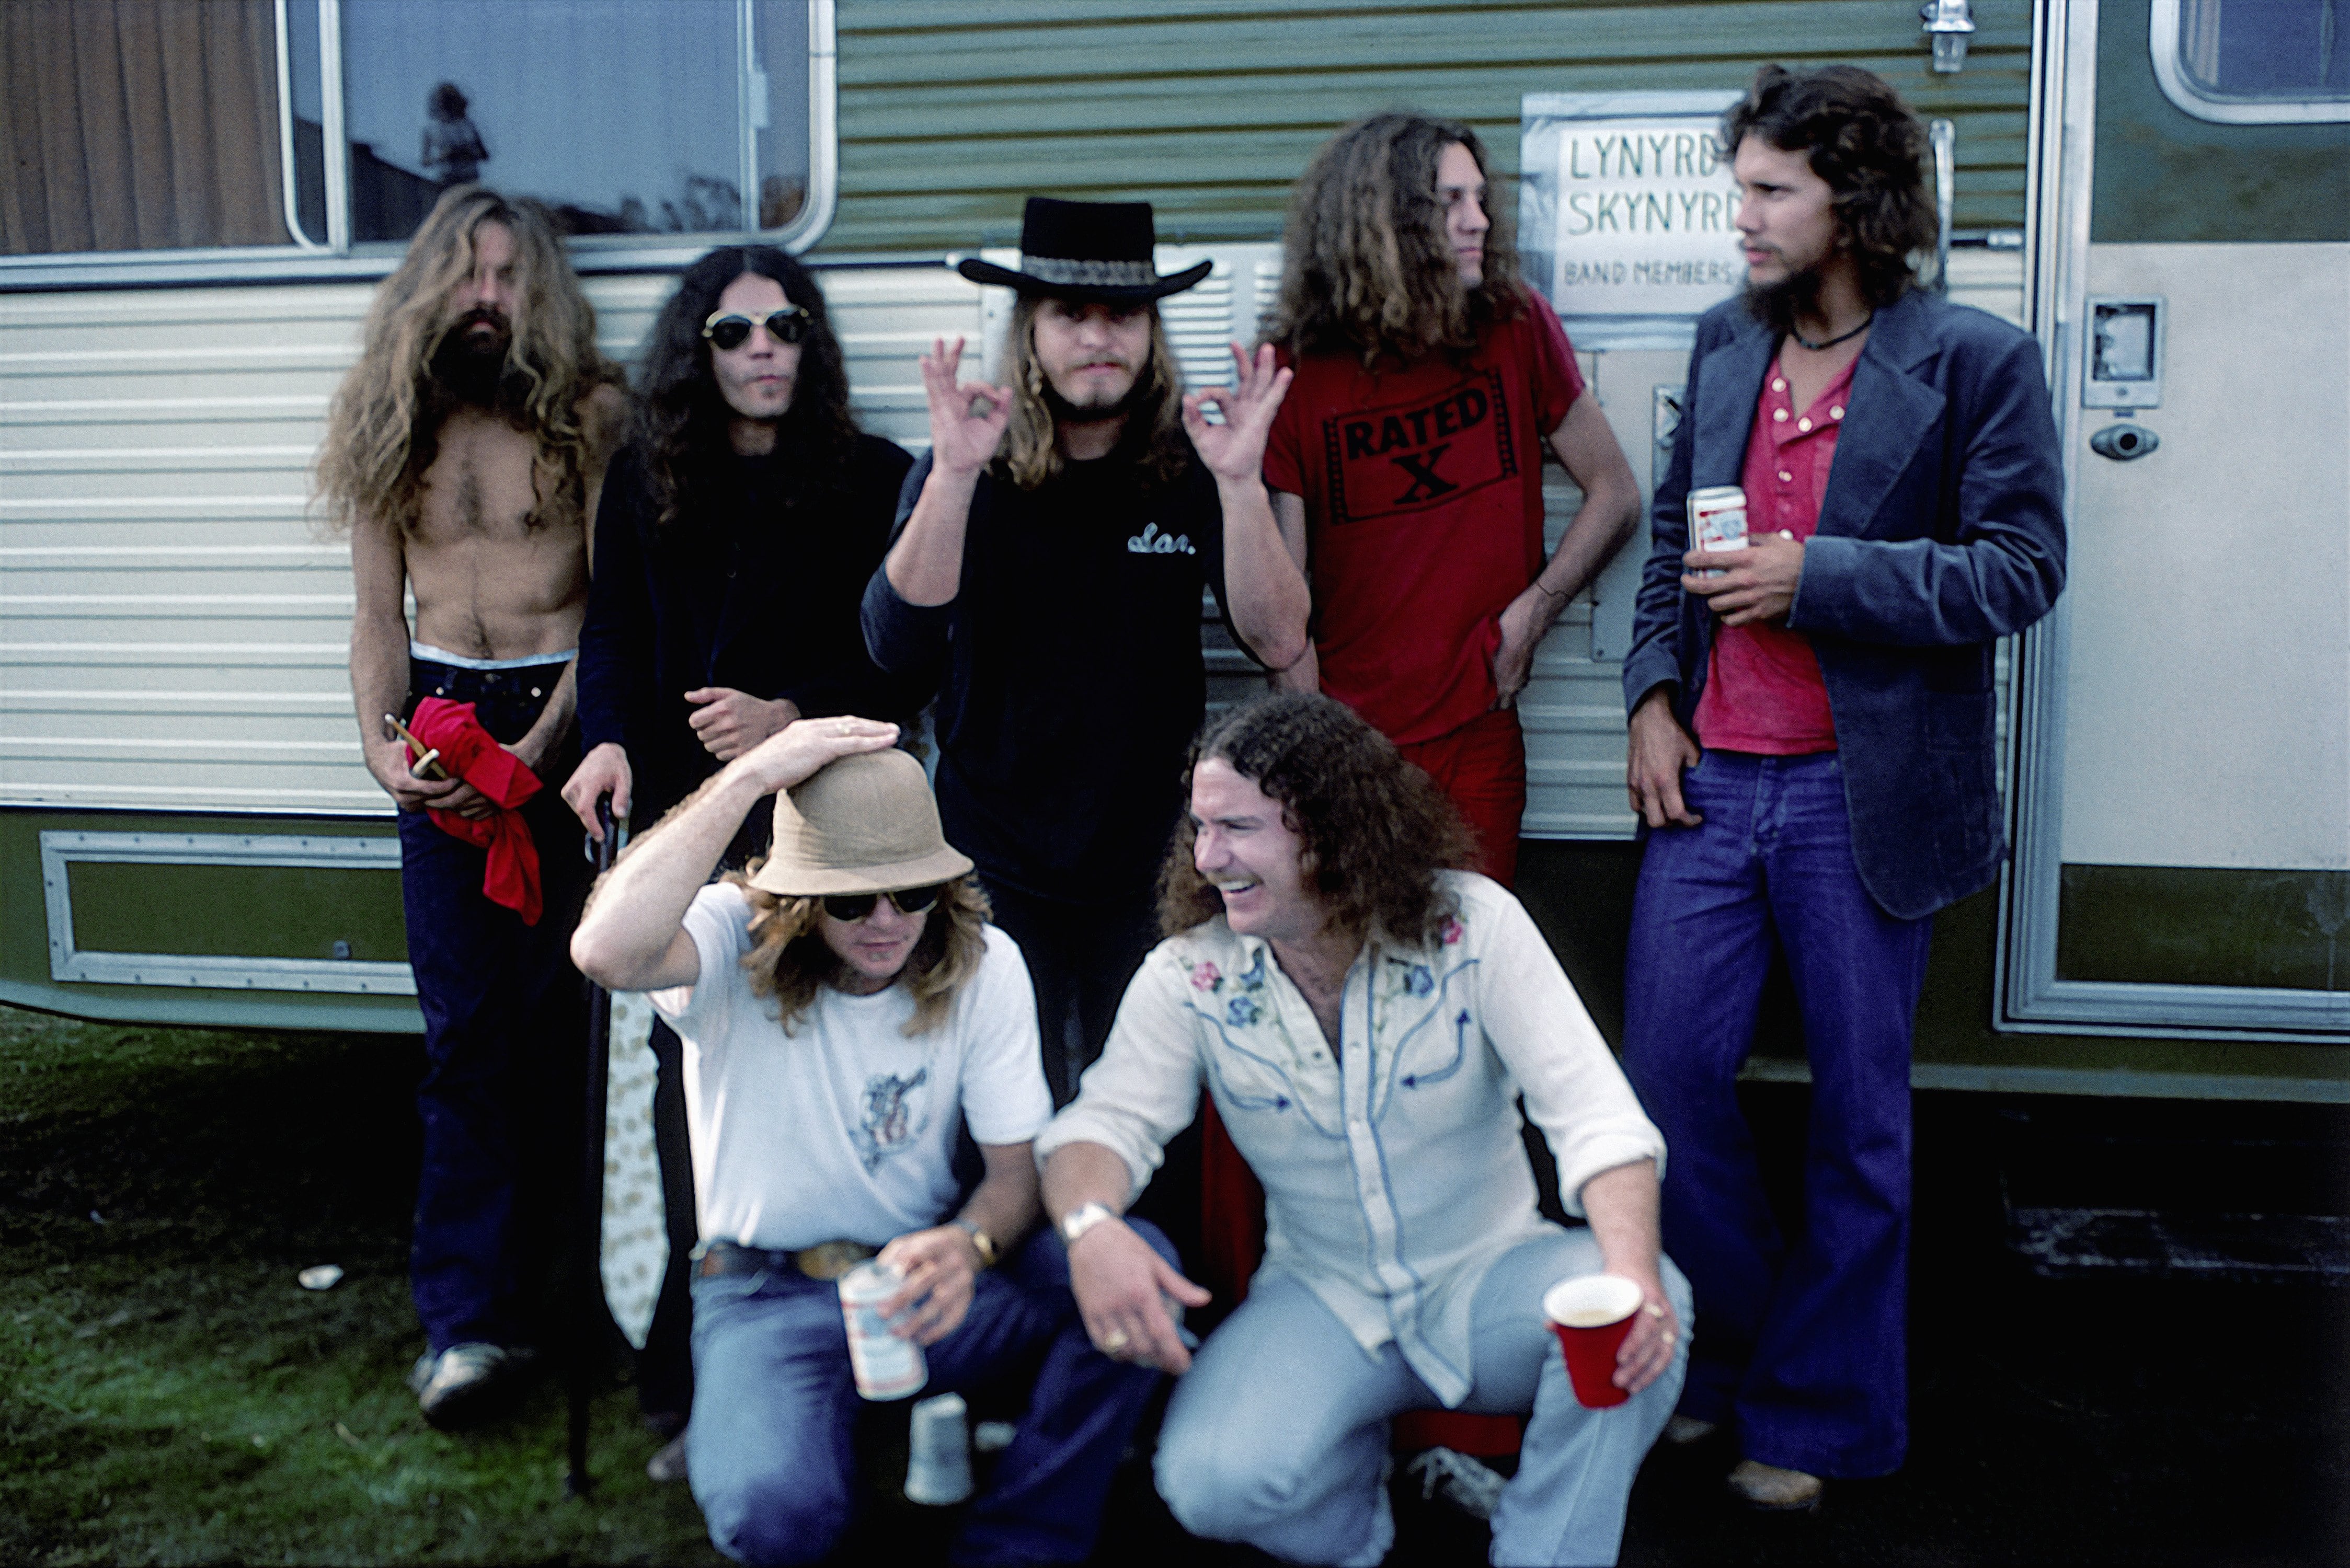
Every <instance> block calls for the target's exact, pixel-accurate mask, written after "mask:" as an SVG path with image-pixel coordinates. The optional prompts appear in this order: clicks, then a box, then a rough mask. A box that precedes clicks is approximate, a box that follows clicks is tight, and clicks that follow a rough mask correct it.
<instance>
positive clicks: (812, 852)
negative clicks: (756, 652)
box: [572, 719, 1175, 1563]
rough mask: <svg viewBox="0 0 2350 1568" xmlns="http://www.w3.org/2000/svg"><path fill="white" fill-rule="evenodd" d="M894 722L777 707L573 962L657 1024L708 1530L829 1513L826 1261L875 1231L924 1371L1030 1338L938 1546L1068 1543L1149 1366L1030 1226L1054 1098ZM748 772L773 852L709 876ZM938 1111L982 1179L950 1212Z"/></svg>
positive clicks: (593, 920)
mask: <svg viewBox="0 0 2350 1568" xmlns="http://www.w3.org/2000/svg"><path fill="white" fill-rule="evenodd" d="M896 738H897V728H896V726H894V725H890V724H881V723H875V722H871V721H868V720H864V719H820V720H803V721H801V722H798V723H795V724H793V725H791V726H790V727H789V728H787V729H785V730H783V731H781V732H778V733H777V734H775V736H773V737H771V738H770V739H769V740H767V741H766V742H764V743H763V744H761V745H760V746H758V747H757V748H756V749H754V750H753V751H751V752H749V753H745V754H743V756H741V757H739V758H737V759H736V760H735V761H733V763H728V764H727V766H726V767H725V769H724V770H723V771H722V772H721V773H720V774H718V775H717V776H716V777H715V778H713V779H712V780H711V781H710V782H709V783H708V784H705V785H704V786H703V787H702V790H701V791H700V792H699V793H698V794H695V795H694V796H692V797H691V799H690V800H688V801H687V802H686V803H685V805H682V806H681V807H679V808H678V810H677V811H676V812H675V813H673V814H672V815H670V816H669V817H668V818H667V819H666V820H665V821H664V822H663V823H662V824H661V825H660V827H659V828H658V829H656V830H655V831H653V832H652V833H650V834H648V835H647V836H645V837H644V838H642V839H640V840H639V842H638V843H637V845H636V846H634V847H633V848H631V849H630V850H629V853H628V854H627V855H625V856H624V857H622V858H621V861H620V864H619V867H617V868H616V869H615V870H614V871H613V872H612V875H611V877H610V878H609V879H608V881H607V882H606V883H605V884H604V885H603V887H602V888H600V889H599V890H598V893H597V895H596V897H595V898H594V900H593V902H592V903H591V904H590V906H589V908H588V911H587V917H586V918H585V919H582V920H581V922H580V925H579V929H578V933H577V936H575V937H574V938H573V939H572V956H573V958H574V959H575V960H576V961H577V963H578V965H579V968H580V969H581V971H583V972H585V973H586V974H587V975H588V976H589V977H590V978H592V979H594V980H595V981H598V982H599V983H601V984H603V985H606V986H609V987H611V988H613V989H615V990H624V991H650V992H653V998H652V1001H653V1005H654V1006H655V1007H656V1008H658V1009H659V1010H660V1013H661V1015H662V1016H663V1017H665V1018H667V1019H668V1020H669V1021H670V1023H671V1026H672V1027H674V1028H675V1029H676V1031H677V1033H678V1034H679V1036H680V1037H681V1039H683V1041H684V1042H685V1092H686V1104H687V1107H688V1119H689V1124H690V1127H691V1133H692V1144H693V1181H694V1189H695V1196H696V1197H697V1199H699V1201H700V1205H701V1211H702V1236H703V1241H702V1247H701V1248H700V1249H699V1250H698V1251H697V1253H696V1260H695V1263H694V1277H693V1371H694V1396H693V1415H692V1421H691V1425H690V1426H689V1427H688V1428H687V1433H688V1436H687V1439H686V1442H687V1448H686V1468H687V1473H688V1475H689V1476H690V1477H691V1481H692V1486H693V1496H694V1501H696V1502H698V1503H699V1504H701V1506H702V1514H703V1516H704V1517H705V1518H706V1519H707V1520H708V1521H709V1524H710V1539H711V1541H712V1543H713V1544H715V1545H716V1546H717V1548H718V1549H719V1550H720V1551H721V1552H724V1553H726V1555H728V1556H729V1557H732V1558H733V1559H735V1560H736V1561H738V1562H744V1563H806V1562H812V1561H814V1560H815V1559H816V1558H819V1557H822V1556H824V1555H825V1553H826V1552H828V1551H830V1550H831V1548H832V1547H833V1546H834V1545H835V1544H836V1543H837V1541H838V1540H839V1538H840V1536H841V1534H842V1532H844V1531H845V1530H846V1529H847V1525H848V1522H849V1517H850V1513H851V1510H852V1508H853V1506H854V1500H855V1497H856V1495H857V1482H856V1476H855V1459H854V1455H853V1452H852V1449H851V1445H850V1440H849V1439H850V1435H851V1432H852V1429H853V1427H854V1425H855V1422H854V1415H855V1410H856V1407H857V1395H856V1391H855V1387H854V1385H853V1382H852V1379H851V1376H850V1372H849V1364H848V1347H847V1336H846V1333H845V1330H844V1327H843V1324H842V1320H841V1312H840V1303H839V1299H838V1295H837V1286H836V1284H835V1283H834V1282H835V1280H837V1277H838V1276H839V1274H840V1273H842V1272H845V1271H846V1270H847V1268H849V1267H853V1266H854V1265H855V1264H856V1263H857V1262H859V1261H861V1260H862V1259H864V1258H866V1257H868V1256H871V1255H873V1254H875V1253H877V1252H878V1253H879V1256H880V1257H881V1258H882V1259H883V1260H884V1261H886V1262H889V1263H892V1264H894V1265H896V1266H897V1267H898V1268H899V1270H900V1271H902V1272H903V1273H904V1274H905V1276H906V1284H905V1288H904V1290H903V1291H902V1292H901V1293H899V1295H898V1297H897V1298H895V1300H894V1301H892V1302H891V1303H886V1304H885V1307H884V1311H885V1314H888V1315H889V1316H890V1317H891V1318H893V1319H894V1320H895V1324H896V1326H897V1328H898V1330H899V1333H901V1334H905V1335H907V1336H908V1337H910V1338H912V1339H914V1340H915V1341H917V1342H918V1343H920V1344H921V1345H923V1346H925V1347H926V1354H927V1355H928V1357H929V1364H930V1383H929V1385H928V1391H929V1392H932V1393H940V1392H944V1391H947V1390H949V1389H953V1388H957V1387H962V1386H966V1385H969V1384H972V1383H975V1382H978V1381H980V1380H982V1379H985V1378H992V1377H994V1376H1000V1375H1002V1374H1003V1372H1005V1371H1006V1370H1007V1369H1008V1368H1011V1367H1014V1366H1022V1365H1026V1364H1034V1363H1035V1362H1036V1361H1037V1360H1038V1358H1039V1357H1040V1356H1041V1367H1040V1369H1039V1371H1038V1373H1037V1376H1036V1381H1035V1395H1034V1397H1033V1398H1032V1400H1031V1402H1030V1405H1029V1408H1028V1411H1027V1416H1026V1418H1025V1419H1024V1420H1023V1421H1022V1423H1021V1425H1020V1428H1019V1435H1018V1436H1017V1437H1016V1438H1014V1441H1013V1444H1012V1446H1011V1447H1010V1448H1009V1449H1006V1450H1005V1451H1004V1453H1003V1457H1002V1459H1001V1460H1000V1461H999V1463H998V1465H997V1468H996V1471H995V1475H994V1479H993V1484H991V1485H990V1486H989V1487H988V1489H987V1490H985V1491H984V1492H983V1493H982V1494H981V1495H980V1496H979V1497H978V1498H977V1499H976V1500H975V1501H973V1502H972V1505H971V1508H970V1510H969V1511H968V1513H967V1514H966V1516H965V1519H964V1521H963V1527H962V1536H961V1538H960V1540H959V1541H958V1542H957V1543H956V1550H955V1553H954V1560H955V1561H956V1562H958V1563H1061V1562H1070V1563H1074V1562H1078V1561H1081V1560H1083V1559H1084V1558H1085V1557H1086V1556H1087V1554H1088V1553H1089V1552H1091V1551H1092V1549H1093V1544H1094V1537H1095V1535H1096V1533H1097V1531H1098V1529H1099V1527H1100V1522H1101V1512H1102V1505H1103V1500H1104V1497H1105V1494H1106V1493H1107V1490H1108V1486H1109V1480H1110V1472H1111V1470H1112V1469H1114V1468H1115V1466H1116V1465H1117V1463H1118V1456H1119V1455H1120V1453H1121V1452H1122V1451H1123V1450H1124V1449H1125V1447H1126V1443H1127V1439H1128V1436H1129V1434H1130V1433H1131V1431H1132V1429H1133V1427H1134V1424H1135V1422H1136V1421H1137V1420H1138V1419H1139V1417H1140V1416H1141V1414H1142V1407H1143V1405H1144V1403H1145V1402H1146V1401H1147V1400H1148V1399H1149V1396H1150V1392H1151V1388H1152V1386H1153V1385H1154V1383H1155V1382H1156V1380H1157V1378H1158V1376H1159V1374H1158V1373H1157V1372H1155V1371H1153V1370H1151V1369H1150V1368H1149V1367H1147V1366H1133V1365H1130V1364H1128V1363H1120V1362H1114V1361H1112V1360H1110V1359H1108V1358H1107V1357H1106V1356H1104V1355H1101V1354H1100V1353H1099V1352H1098V1351H1097V1350H1096V1349H1095V1348H1094V1347H1093V1345H1092V1344H1091V1343H1090V1342H1089V1341H1088V1340H1087V1336H1086V1330H1085V1326H1084V1324H1082V1323H1081V1322H1080V1321H1079V1319H1078V1316H1077V1311H1076V1303H1075V1302H1074V1301H1073V1300H1072V1298H1071V1296H1070V1294H1069V1270H1068V1260H1067V1256H1066V1253H1065V1252H1064V1251H1062V1245H1061V1242H1060V1240H1059V1239H1058V1238H1057V1237H1056V1236H1055V1235H1054V1233H1053V1232H1052V1231H1050V1230H1049V1229H1047V1230H1044V1231H1036V1233H1035V1234H1034V1235H1033V1236H1032V1235H1031V1234H1030V1232H1031V1231H1034V1230H1035V1225H1036V1221H1037V1220H1038V1218H1039V1215H1040V1212H1041V1210H1040V1209H1039V1205H1038V1202H1037V1192H1036V1167H1035V1160H1034V1158H1033V1157H1032V1155H1031V1151H1030V1147H1029V1144H1030V1140H1031V1139H1032V1138H1034V1137H1035V1135H1036V1133H1037V1131H1038V1129H1040V1128H1041V1127H1044V1125H1045V1121H1046V1120H1047V1119H1049V1118H1050V1117H1051V1116H1052V1114H1053V1101H1052V1096H1051V1095H1050V1094H1049V1093H1047V1091H1046V1090H1045V1079H1044V1074H1043V1072H1042V1070H1041V1068H1040V1066H1039V1055H1038V1049H1037V1035H1036V1010H1035V992H1034V991H1033V989H1032V988H1031V986H1030V984H1029V980H1028V971H1027V967H1026V965H1025V964H1024V963H1023V962H1022V961H1021V958H1020V950H1019V948H1018V947H1017V946H1015V945H1014V942H1013V941H1012V940H1011V939H1010V938H1009V937H1007V936H1005V935H1004V934H1003V932H1002V931H1000V930H998V929H995V928H993V926H990V925H989V924H987V905H986V902H985V900H984V898H983V896H982V895H981V894H980V892H979V890H978V888H977V887H976V885H975V884H974V883H973V882H972V879H971V877H970V872H971V869H972V863H971V861H970V860H969V859H968V858H967V857H964V856H963V855H962V854H961V853H960V852H958V851H956V850H955V849H953V848H951V847H950V846H948V844H947V842H946V840H945V838H944V837H943V836H941V832H940V829H939V815H938V807H937V805H936V804H935V803H934V802H933V801H932V799H931V791H930V786H929V784H928V783H927V782H926V781H925V780H924V778H923V776H922V770H921V766H920V764H919V763H916V762H915V761H914V760H913V759H912V758H911V757H910V756H907V755H906V754H905V753H902V752H898V751H894V750H891V749H890V744H891V742H893V741H894V740H895V739H896ZM777 791H783V792H785V793H783V794H776V793H775V792H777ZM771 794H773V795H775V847H774V849H773V850H772V852H771V853H770V854H769V855H768V857H767V858H766V859H765V860H764V861H754V862H753V863H752V867H751V870H750V873H749V875H748V876H747V877H743V876H735V875H730V876H729V877H725V878H724V879H723V880H721V881H718V882H714V883H713V882H711V881H710V877H711V874H712V872H713V871H714V870H715V869H716V868H717V866H718V859H719V857H720V855H721V854H723V852H724V850H725V848H726V846H727V844H728V843H729V842H730V841H731V840H732V839H733V836H734V833H735V830H736V829H737V828H739V827H740V826H742V825H743V818H744V817H745V816H746V815H748V814H749V813H750V812H751V811H752V810H753V809H754V807H756V806H757V805H759V804H760V803H761V802H762V801H763V800H764V798H765V797H766V796H768V795H771ZM966 1124H967V1125H968V1126H969V1127H970V1129H971V1135H972V1139H973V1140H974V1141H975V1142H976V1143H977V1144H978V1145H979V1147H980V1153H981V1155H982V1156H983V1158H984V1160H985V1164H986V1176H985V1179H983V1180H982V1181H981V1182H980V1184H979V1186H978V1188H977V1189H975V1190H974V1191H973V1192H972V1195H971V1198H970V1199H969V1201H967V1202H965V1203H964V1204H962V1207H961V1209H960V1210H958V1209H957V1208H956V1206H955V1200H956V1198H957V1196H958V1188H957V1185H956V1181H955V1178H954V1175H953V1173H952V1171H951V1161H952V1158H953V1154H954V1148H955V1142H956V1129H957V1128H958V1127H959V1126H962V1125H966ZM1138 1229H1139V1227H1138ZM1149 1239H1150V1241H1151V1242H1152V1244H1153V1245H1154V1246H1156V1247H1157V1248H1158V1249H1159V1251H1160V1252H1161V1253H1162V1254H1163V1255H1164V1256H1165V1257H1166V1258H1167V1260H1168V1261H1169V1262H1170V1263H1172V1262H1173V1261H1174V1256H1175V1254H1174V1251H1173V1249H1172V1248H1171V1247H1170V1246H1169V1245H1168V1244H1167V1241H1166V1239H1165V1238H1164V1237H1162V1236H1159V1235H1157V1234H1156V1233H1153V1234H1152V1235H1151V1236H1150V1238H1149ZM999 1259H1000V1260H1001V1262H1002V1264H1003V1266H1002V1267H1001V1268H1000V1269H999V1268H997V1267H996V1266H995V1265H996V1264H997V1262H998V1261H999Z"/></svg>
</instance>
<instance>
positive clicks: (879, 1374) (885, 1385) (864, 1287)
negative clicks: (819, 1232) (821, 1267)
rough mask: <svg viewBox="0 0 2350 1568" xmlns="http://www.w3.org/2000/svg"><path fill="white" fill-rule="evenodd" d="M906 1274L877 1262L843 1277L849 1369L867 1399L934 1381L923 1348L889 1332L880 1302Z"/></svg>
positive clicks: (842, 1310) (895, 1289) (893, 1395)
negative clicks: (924, 1358)
mask: <svg viewBox="0 0 2350 1568" xmlns="http://www.w3.org/2000/svg"><path fill="white" fill-rule="evenodd" d="M905 1282H906V1277H905V1276H904V1275H903V1274H901V1273H899V1272H898V1271H897V1270H896V1269H893V1268H891V1267H890V1266H889V1264H887V1263H884V1262H879V1260H876V1261H874V1262H869V1263H859V1264H858V1266H857V1267H856V1268H853V1269H851V1270H849V1271H848V1272H847V1273H845V1274H843V1275H841V1276H840V1314H841V1316H842V1318H843V1319H844V1320H845V1321H846V1322H847V1325H848V1369H849V1371H850V1372H851V1373H852V1374H853V1375H854V1376H856V1378H857V1391H858V1393H859V1394H861V1395H863V1396H864V1397H866V1398H868V1399H903V1398H904V1397H906V1396H907V1395H909V1394H911V1393H913V1392H915V1391H916V1390H917V1389H919V1388H920V1387H921V1386H922V1385H923V1384H925V1383H928V1382H929V1381H930V1380H931V1370H930V1366H929V1365H928V1364H927V1363H926V1362H925V1361H924V1360H923V1359H922V1347H921V1346H920V1345H916V1344H915V1343H914V1342H913V1341H912V1340H910V1339H900V1338H899V1337H898V1336H897V1335H896V1334H891V1333H890V1332H889V1319H887V1318H885V1317H883V1316H882V1315H881V1303H883V1302H886V1301H888V1300H889V1298H890V1297H891V1296H894V1295H896V1294H897V1293H898V1292H899V1289H900V1288H901V1287H902V1286H904V1284H905Z"/></svg>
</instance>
